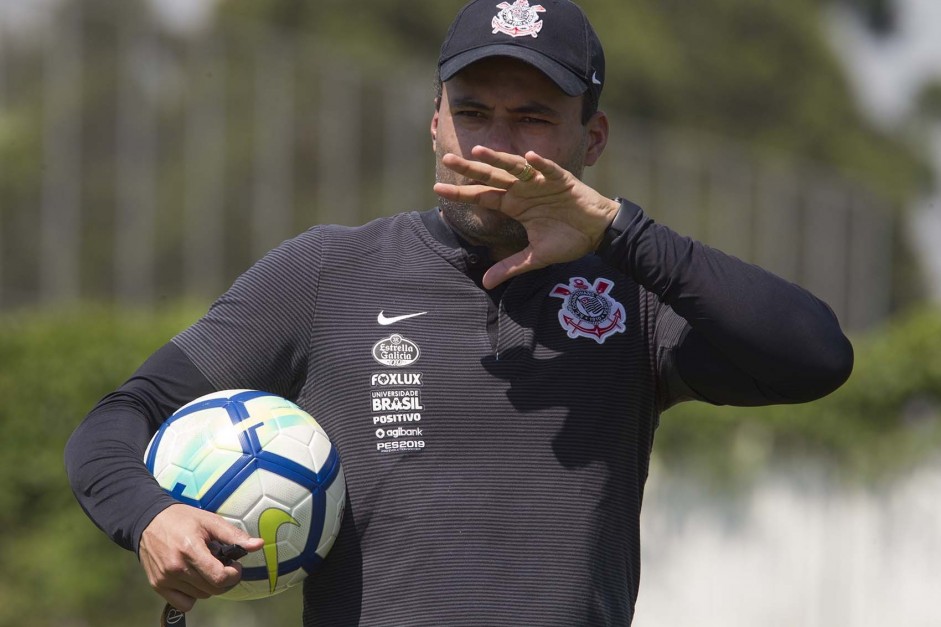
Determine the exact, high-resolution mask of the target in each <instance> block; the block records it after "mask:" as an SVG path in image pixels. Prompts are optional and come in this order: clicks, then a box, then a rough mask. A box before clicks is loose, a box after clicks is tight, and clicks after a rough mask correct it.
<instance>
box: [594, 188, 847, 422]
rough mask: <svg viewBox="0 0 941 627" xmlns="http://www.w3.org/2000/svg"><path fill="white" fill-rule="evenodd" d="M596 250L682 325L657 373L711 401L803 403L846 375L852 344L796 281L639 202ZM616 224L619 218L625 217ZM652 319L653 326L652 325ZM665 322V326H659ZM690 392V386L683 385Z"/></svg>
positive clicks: (680, 395) (676, 394)
mask: <svg viewBox="0 0 941 627" xmlns="http://www.w3.org/2000/svg"><path fill="white" fill-rule="evenodd" d="M622 211H632V212H633V215H632V216H628V217H629V221H627V222H626V224H627V227H626V228H625V229H624V230H623V232H622V233H621V235H620V236H618V237H616V238H615V239H614V240H613V241H612V242H611V244H610V246H608V247H607V248H605V249H604V250H602V251H600V252H599V254H600V255H601V256H602V258H603V259H605V260H606V261H607V262H608V263H610V264H612V265H614V266H615V267H617V268H618V269H620V270H621V271H622V272H625V273H627V274H628V275H629V276H631V277H632V278H633V279H634V280H635V281H636V282H637V283H638V284H640V285H641V286H643V287H644V288H645V289H646V290H648V291H649V292H651V293H652V294H654V295H656V297H657V298H658V299H659V300H660V301H661V302H662V303H664V304H665V305H667V306H668V308H664V310H663V311H664V313H663V315H665V316H671V315H675V316H679V317H681V318H682V319H683V320H684V321H685V323H686V325H687V326H688V329H686V330H685V332H684V333H683V334H682V335H681V339H680V340H679V341H678V343H677V344H676V345H675V346H673V347H671V349H670V350H669V351H665V352H664V355H667V356H668V357H667V358H665V359H663V361H662V362H661V363H660V364H658V368H661V369H666V370H669V372H665V371H661V372H659V378H660V380H661V381H676V380H677V379H679V380H681V381H682V383H683V384H685V386H686V387H687V388H688V389H687V390H677V389H674V390H672V391H671V392H670V394H669V395H668V397H667V399H666V401H665V402H663V403H662V404H663V405H664V406H665V407H666V406H669V405H670V404H672V403H674V402H677V401H679V400H684V398H690V397H691V398H698V399H701V400H706V401H708V402H711V403H714V404H729V405H768V404H774V403H800V402H806V401H811V400H814V399H817V398H820V397H822V396H825V395H826V394H829V393H830V392H832V391H833V390H835V389H836V388H838V387H839V386H840V385H842V384H843V382H844V381H846V379H847V378H848V377H849V375H850V372H851V371H852V368H853V349H852V345H851V344H850V342H849V340H848V339H847V338H846V336H845V335H844V334H843V331H842V330H841V328H840V325H839V322H838V321H837V319H836V316H835V315H834V313H833V311H832V310H831V309H830V308H829V307H828V306H827V305H826V304H825V303H824V302H823V301H821V300H820V299H818V298H816V297H815V296H814V295H812V294H811V293H810V292H808V291H806V290H804V289H803V288H801V287H799V286H797V285H795V284H793V283H790V282H788V281H785V280H784V279H782V278H781V277H778V276H776V275H774V274H772V273H770V272H768V271H766V270H764V269H762V268H760V267H758V266H755V265H752V264H749V263H745V262H743V261H741V260H739V259H736V258H735V257H732V256H730V255H726V254H724V253H722V252H720V251H718V250H716V249H714V248H710V247H709V246H706V245H704V244H702V243H700V242H697V241H695V240H692V239H690V238H688V237H683V236H680V235H678V234H677V233H675V232H674V231H672V230H670V229H669V228H667V227H665V226H663V225H660V224H657V223H655V222H654V221H653V220H652V219H651V218H650V217H648V216H647V215H646V214H645V213H644V212H643V210H641V209H640V208H639V207H637V206H636V205H634V206H622ZM622 223H623V222H622ZM658 326H659V325H658ZM663 326H664V327H668V326H669V325H663ZM690 392H691V394H690Z"/></svg>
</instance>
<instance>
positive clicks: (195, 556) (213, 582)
mask: <svg viewBox="0 0 941 627" xmlns="http://www.w3.org/2000/svg"><path fill="white" fill-rule="evenodd" d="M187 563H188V564H189V566H190V568H188V569H187V571H186V573H185V574H184V575H183V576H182V577H181V580H180V587H181V589H183V591H184V592H186V593H187V594H191V595H193V596H196V597H199V598H202V597H200V595H199V593H204V594H207V595H215V594H222V593H223V592H225V591H226V590H228V589H229V588H231V587H232V586H234V585H235V584H237V583H238V582H239V580H240V579H241V576H242V570H241V567H240V566H236V565H235V564H234V563H233V564H232V565H230V566H224V565H223V564H222V562H220V561H219V560H218V559H217V558H216V557H215V556H214V555H213V554H212V553H211V552H210V551H209V549H208V547H207V548H206V550H205V551H198V552H194V553H190V554H187ZM184 586H192V589H189V588H184Z"/></svg>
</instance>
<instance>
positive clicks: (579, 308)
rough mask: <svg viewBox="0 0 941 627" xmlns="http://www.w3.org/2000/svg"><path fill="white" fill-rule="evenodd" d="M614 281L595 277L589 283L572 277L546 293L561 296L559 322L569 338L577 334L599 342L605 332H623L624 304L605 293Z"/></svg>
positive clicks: (603, 338) (605, 336)
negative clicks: (567, 281) (595, 278)
mask: <svg viewBox="0 0 941 627" xmlns="http://www.w3.org/2000/svg"><path fill="white" fill-rule="evenodd" d="M612 287H614V281H610V280H608V279H603V278H598V279H597V280H596V281H595V282H594V283H593V284H592V283H589V282H588V280H587V279H584V278H582V277H572V278H571V279H569V283H568V285H563V284H561V283H559V284H558V285H556V286H555V287H554V288H552V291H551V292H550V293H549V294H550V296H555V297H556V298H561V299H563V302H562V308H561V309H559V324H561V325H562V328H563V329H564V330H565V331H566V332H567V333H568V336H569V337H570V338H573V339H574V338H576V337H579V336H582V337H587V338H590V339H593V340H594V341H596V342H598V343H599V344H603V343H604V341H605V340H606V339H607V338H608V336H609V335H611V334H614V333H623V332H624V330H625V329H626V328H627V327H626V326H625V324H624V321H625V318H626V314H625V313H624V306H623V305H621V303H619V302H618V301H616V300H614V299H613V298H611V297H610V296H609V295H608V292H610V291H611V288H612Z"/></svg>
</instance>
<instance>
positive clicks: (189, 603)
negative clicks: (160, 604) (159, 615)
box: [157, 588, 196, 614]
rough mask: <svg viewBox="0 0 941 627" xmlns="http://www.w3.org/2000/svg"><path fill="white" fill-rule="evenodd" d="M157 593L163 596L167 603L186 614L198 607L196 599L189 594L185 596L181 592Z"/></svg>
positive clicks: (163, 591) (160, 590)
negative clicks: (195, 606)
mask: <svg viewBox="0 0 941 627" xmlns="http://www.w3.org/2000/svg"><path fill="white" fill-rule="evenodd" d="M157 593H158V594H159V595H160V596H162V597H163V598H164V599H165V600H166V601H167V603H169V604H170V605H172V606H173V607H175V608H176V609H178V610H180V611H181V612H183V613H184V614H185V613H186V612H189V611H190V610H191V609H193V606H194V605H196V597H193V596H190V595H188V594H183V593H182V592H180V591H179V590H165V589H160V588H158V589H157Z"/></svg>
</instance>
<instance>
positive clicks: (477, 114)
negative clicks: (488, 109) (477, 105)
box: [454, 109, 485, 120]
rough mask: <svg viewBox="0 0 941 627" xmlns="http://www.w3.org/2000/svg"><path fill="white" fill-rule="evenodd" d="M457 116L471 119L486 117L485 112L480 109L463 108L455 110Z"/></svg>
mask: <svg viewBox="0 0 941 627" xmlns="http://www.w3.org/2000/svg"><path fill="white" fill-rule="evenodd" d="M454 115H455V116H456V117H462V118H469V119H481V120H482V119H484V117H485V116H484V112H483V111H478V110H476V109H461V110H458V111H455V112H454Z"/></svg>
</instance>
